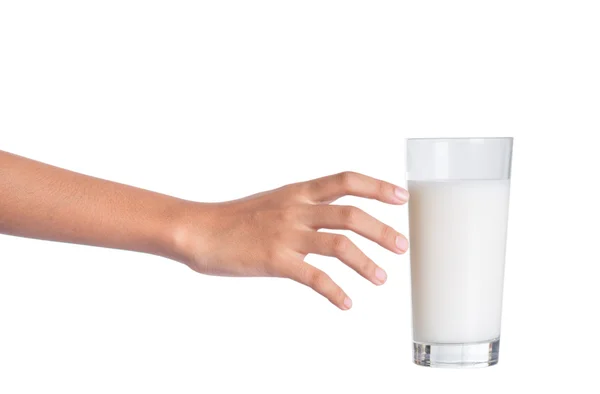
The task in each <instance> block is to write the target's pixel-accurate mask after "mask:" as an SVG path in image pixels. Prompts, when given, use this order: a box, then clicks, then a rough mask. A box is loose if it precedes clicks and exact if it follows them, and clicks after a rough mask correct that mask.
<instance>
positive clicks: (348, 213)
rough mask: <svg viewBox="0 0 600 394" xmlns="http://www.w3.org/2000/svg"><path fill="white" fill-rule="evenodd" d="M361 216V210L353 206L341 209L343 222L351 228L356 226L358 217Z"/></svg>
mask: <svg viewBox="0 0 600 394" xmlns="http://www.w3.org/2000/svg"><path fill="white" fill-rule="evenodd" d="M359 215H360V209H358V208H356V207H353V206H345V207H342V208H341V216H342V222H343V223H344V224H346V225H347V226H349V227H351V226H353V225H355V224H356V221H357V220H358V216H359Z"/></svg>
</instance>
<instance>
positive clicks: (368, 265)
mask: <svg viewBox="0 0 600 394" xmlns="http://www.w3.org/2000/svg"><path fill="white" fill-rule="evenodd" d="M374 266H375V263H374V262H372V261H371V260H369V259H365V261H363V262H362V263H360V265H359V266H358V269H359V271H360V272H361V273H363V274H367V273H369V272H371V271H372V270H373V267H374Z"/></svg>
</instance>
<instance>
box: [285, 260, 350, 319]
mask: <svg viewBox="0 0 600 394" xmlns="http://www.w3.org/2000/svg"><path fill="white" fill-rule="evenodd" d="M289 278H290V279H292V280H295V281H296V282H298V283H302V284H303V285H306V286H308V287H310V288H311V289H313V290H314V291H316V292H317V293H319V294H321V295H322V296H323V297H325V298H327V299H328V300H329V301H330V302H331V303H332V304H333V305H335V306H337V307H338V308H340V309H341V310H348V309H350V308H352V300H350V297H348V296H347V295H346V293H345V292H344V290H342V288H341V287H339V286H338V285H337V284H336V283H335V282H334V281H333V279H331V278H330V277H329V275H327V274H326V273H325V272H323V271H321V270H320V269H318V268H315V267H313V266H312V265H310V264H308V263H305V262H301V263H299V264H298V265H296V266H294V269H293V270H292V272H291V273H290V275H289Z"/></svg>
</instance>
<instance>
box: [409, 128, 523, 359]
mask: <svg viewBox="0 0 600 394" xmlns="http://www.w3.org/2000/svg"><path fill="white" fill-rule="evenodd" d="M512 144H513V139H512V138H439V139H438V138H431V139H422V138H417V139H409V140H407V143H406V146H407V179H408V190H409V192H410V201H409V222H410V242H411V248H410V260H411V284H412V312H413V340H414V343H413V360H414V362H415V364H418V365H424V366H429V367H454V368H469V367H484V366H489V365H494V364H496V363H497V362H498V350H499V345H500V317H501V312H502V286H503V279H504V256H505V248H506V227H507V222H508V196H509V189H510V167H511V156H512Z"/></svg>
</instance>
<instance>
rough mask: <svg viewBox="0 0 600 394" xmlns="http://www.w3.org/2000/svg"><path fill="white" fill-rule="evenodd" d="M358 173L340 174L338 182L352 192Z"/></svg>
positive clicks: (345, 172)
mask: <svg viewBox="0 0 600 394" xmlns="http://www.w3.org/2000/svg"><path fill="white" fill-rule="evenodd" d="M355 178H356V173H355V172H352V171H344V172H341V173H340V174H338V182H339V184H340V186H341V187H342V188H343V189H344V190H350V189H351V188H352V185H353V184H354V180H355Z"/></svg>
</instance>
